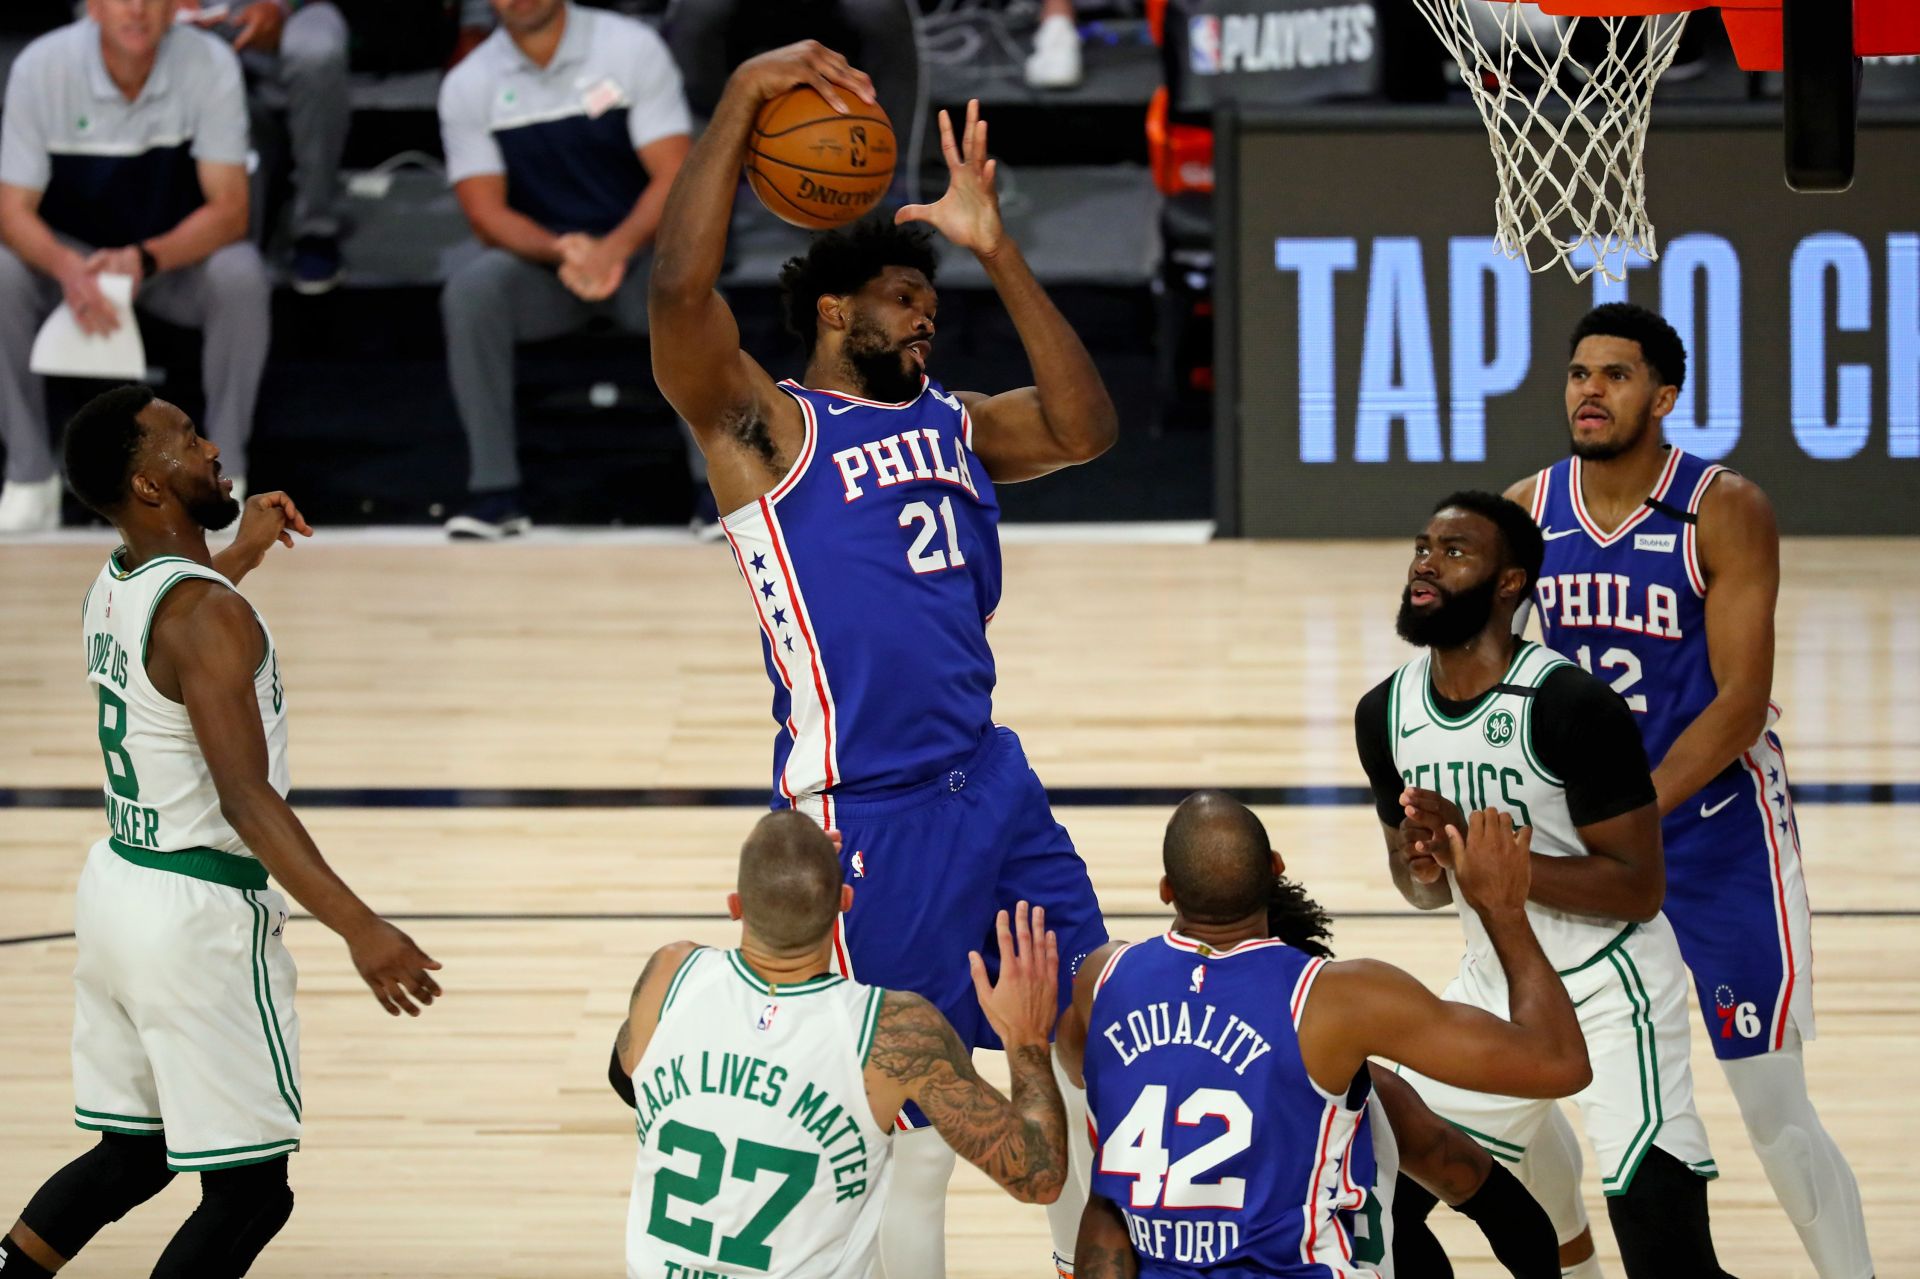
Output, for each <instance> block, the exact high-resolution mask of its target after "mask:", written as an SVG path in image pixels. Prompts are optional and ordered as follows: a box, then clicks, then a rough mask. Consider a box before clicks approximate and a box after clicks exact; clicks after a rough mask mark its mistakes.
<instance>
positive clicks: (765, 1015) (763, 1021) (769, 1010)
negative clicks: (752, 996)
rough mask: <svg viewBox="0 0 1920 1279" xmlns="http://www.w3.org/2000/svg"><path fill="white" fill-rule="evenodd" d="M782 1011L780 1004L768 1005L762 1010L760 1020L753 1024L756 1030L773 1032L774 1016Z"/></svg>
mask: <svg viewBox="0 0 1920 1279" xmlns="http://www.w3.org/2000/svg"><path fill="white" fill-rule="evenodd" d="M779 1011H780V1005H779V1004H768V1005H767V1006H766V1007H765V1008H762V1009H761V1010H760V1020H759V1021H756V1022H754V1023H753V1028H754V1029H755V1030H772V1029H773V1015H774V1014H775V1013H777V1012H779Z"/></svg>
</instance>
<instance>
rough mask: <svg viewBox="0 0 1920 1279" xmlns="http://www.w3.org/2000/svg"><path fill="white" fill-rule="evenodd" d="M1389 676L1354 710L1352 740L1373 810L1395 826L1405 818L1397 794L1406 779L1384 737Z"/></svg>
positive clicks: (1388, 739) (1382, 819)
mask: <svg viewBox="0 0 1920 1279" xmlns="http://www.w3.org/2000/svg"><path fill="white" fill-rule="evenodd" d="M1392 683H1393V679H1392V677H1388V678H1387V679H1384V680H1382V681H1380V683H1378V684H1376V685H1374V686H1373V688H1371V689H1370V690H1368V692H1367V695H1366V696H1365V697H1362V698H1361V699H1360V704H1359V705H1358V706H1356V707H1354V710H1353V741H1354V745H1355V746H1356V747H1358V748H1359V751H1360V767H1362V768H1364V769H1366V770H1367V784H1368V785H1369V786H1370V787H1371V788H1372V790H1373V811H1374V812H1376V813H1378V814H1380V820H1381V821H1383V822H1385V823H1386V824H1387V825H1389V826H1398V825H1399V824H1400V818H1401V817H1402V816H1403V815H1404V814H1403V813H1402V812H1401V809H1400V792H1401V791H1403V790H1405V789H1406V785H1407V783H1406V779H1405V778H1403V777H1401V776H1400V770H1399V769H1398V768H1396V767H1395V766H1394V763H1393V742H1392V740H1391V739H1390V738H1389V737H1388V736H1387V734H1388V732H1389V731H1390V726H1389V725H1388V724H1387V693H1388V689H1389V686H1390V685H1391V684H1392Z"/></svg>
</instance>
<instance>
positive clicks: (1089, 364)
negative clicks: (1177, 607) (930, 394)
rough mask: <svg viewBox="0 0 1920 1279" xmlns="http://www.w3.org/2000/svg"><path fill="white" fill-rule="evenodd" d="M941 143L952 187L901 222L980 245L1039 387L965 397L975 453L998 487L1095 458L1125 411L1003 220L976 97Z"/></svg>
mask: <svg viewBox="0 0 1920 1279" xmlns="http://www.w3.org/2000/svg"><path fill="white" fill-rule="evenodd" d="M940 150H941V152H942V153H943V154H944V155H945V156H946V159H947V179H948V185H947V193H946V194H945V195H943V196H941V197H940V199H939V200H938V201H936V202H935V203H933V204H910V205H907V206H906V207H905V208H903V209H901V210H900V211H899V213H898V214H896V215H895V220H896V221H898V222H925V223H927V224H928V225H930V226H932V227H933V228H934V229H935V230H937V231H939V232H940V234H942V235H944V236H945V237H946V238H947V239H949V240H951V241H952V242H953V243H954V244H955V245H957V246H959V247H960V248H963V249H968V250H971V251H972V253H973V255H974V256H975V257H976V258H978V259H979V260H980V265H981V266H983V267H985V268H986V272H987V278H988V279H990V280H992V281H993V287H994V288H995V289H996V290H997V291H998V292H999V294H1000V301H1001V302H1002V303H1003V304H1004V305H1005V306H1006V308H1007V314H1008V315H1009V316H1011V317H1012V318H1013V327H1014V328H1015V329H1016V330H1017V331H1018V332H1019V334H1020V344H1021V346H1023V347H1025V348H1026V352H1027V363H1028V364H1029V365H1031V366H1032V368H1033V381H1034V384H1033V385H1032V386H1028V387H1022V388H1020V389H1019V390H1017V391H1008V392H1006V393H1005V394H1003V395H991V396H989V395H981V394H978V393H963V394H962V395H961V398H962V399H963V400H965V401H966V404H967V411H968V413H969V414H970V415H971V416H972V418H973V452H974V454H975V455H976V456H977V457H979V459H980V460H981V461H982V462H983V463H985V464H986V468H987V474H988V475H990V476H992V477H993V482H994V483H996V484H1008V483H1012V482H1014V481H1017V480H1031V479H1034V478H1036V477H1038V476H1042V475H1045V474H1047V473H1049V472H1051V471H1057V470H1059V469H1060V468H1061V467H1063V466H1073V465H1076V464H1077V463H1080V462H1091V461H1092V460H1093V459H1094V458H1096V457H1099V456H1100V455H1101V454H1102V453H1104V452H1106V451H1107V450H1108V449H1110V448H1112V447H1113V442H1114V440H1115V439H1117V438H1118V437H1119V433H1120V417H1119V414H1117V413H1116V412H1115V411H1114V407H1113V398H1112V397H1111V396H1109V395H1108V394H1107V387H1106V384H1105V383H1104V382H1102V381H1101V380H1100V370H1099V369H1097V368H1095V367H1094V363H1093V357H1092V356H1091V355H1089V354H1087V348H1086V346H1085V344H1084V343H1082V342H1081V341H1080V335H1079V334H1077V333H1075V332H1074V331H1073V326H1072V325H1070V324H1068V323H1067V320H1066V317H1065V316H1063V315H1061V314H1060V311H1059V308H1058V307H1056V306H1054V304H1053V299H1051V298H1049V297H1048V296H1047V291H1046V289H1044V288H1042V287H1041V285H1040V281H1039V280H1037V279H1035V278H1034V274H1033V268H1031V267H1029V266H1028V265H1027V260H1026V258H1025V257H1023V256H1022V255H1021V253H1020V246H1019V245H1018V244H1016V243H1014V239H1013V237H1012V236H1011V235H1009V234H1007V230H1006V227H1005V226H1004V225H1002V224H1001V221H1000V196H999V194H998V193H997V192H996V191H995V190H994V186H993V178H994V168H995V165H994V161H993V160H991V159H989V158H988V156H987V122H986V121H985V120H982V119H981V118H980V103H979V102H978V101H970V102H968V103H967V123H966V127H965V129H964V130H963V131H962V133H961V135H960V137H959V138H958V139H956V138H955V137H954V133H953V121H952V119H951V118H950V117H949V116H948V115H947V113H946V112H945V111H942V112H941V113H940Z"/></svg>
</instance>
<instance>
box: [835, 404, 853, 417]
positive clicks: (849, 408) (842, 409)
mask: <svg viewBox="0 0 1920 1279" xmlns="http://www.w3.org/2000/svg"><path fill="white" fill-rule="evenodd" d="M859 407H860V406H859V405H858V404H829V405H827V412H829V413H831V414H833V415H834V416H835V417H839V416H840V415H841V414H842V413H851V412H853V411H854V410H855V409H857V408H859Z"/></svg>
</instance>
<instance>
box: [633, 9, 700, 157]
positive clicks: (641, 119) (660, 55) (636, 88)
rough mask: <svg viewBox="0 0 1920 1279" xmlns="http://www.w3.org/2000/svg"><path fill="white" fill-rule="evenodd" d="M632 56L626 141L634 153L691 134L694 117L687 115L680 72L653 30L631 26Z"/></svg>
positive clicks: (685, 97) (663, 42) (637, 25)
mask: <svg viewBox="0 0 1920 1279" xmlns="http://www.w3.org/2000/svg"><path fill="white" fill-rule="evenodd" d="M634 26H635V28H636V29H635V31H634V33H633V37H634V38H633V53H632V56H631V58H630V59H629V66H628V70H627V73H626V80H627V83H626V85H625V86H624V87H625V88H626V90H627V96H628V97H630V98H632V99H633V106H632V107H631V108H629V109H628V111H627V137H628V138H629V139H630V140H631V141H632V142H633V149H634V150H636V151H638V150H639V149H640V148H641V147H644V146H647V145H649V144H651V143H654V142H658V141H659V140H660V139H662V138H670V137H673V136H674V135H675V134H680V133H692V132H693V117H692V116H691V115H689V114H688V112H687V95H686V92H685V90H684V89H683V87H682V86H681V83H680V68H679V67H678V66H676V65H675V64H674V61H673V55H672V54H671V53H669V52H667V45H666V42H665V41H664V40H662V39H661V38H660V37H659V36H658V35H655V34H654V31H653V28H651V27H646V26H641V25H640V24H638V23H635V24H634Z"/></svg>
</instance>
